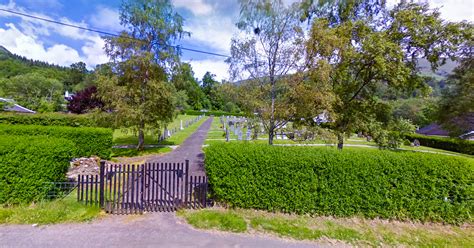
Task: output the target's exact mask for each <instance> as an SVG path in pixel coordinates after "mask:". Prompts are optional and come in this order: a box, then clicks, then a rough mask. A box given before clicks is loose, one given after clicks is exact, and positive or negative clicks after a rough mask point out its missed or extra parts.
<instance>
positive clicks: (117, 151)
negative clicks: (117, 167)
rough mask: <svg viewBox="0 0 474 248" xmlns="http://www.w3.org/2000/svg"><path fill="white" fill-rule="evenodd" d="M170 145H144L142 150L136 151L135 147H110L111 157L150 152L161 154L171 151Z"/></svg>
mask: <svg viewBox="0 0 474 248" xmlns="http://www.w3.org/2000/svg"><path fill="white" fill-rule="evenodd" d="M171 151H173V149H171V148H170V147H146V148H145V150H143V151H138V150H137V149H136V148H112V157H136V156H144V155H150V154H163V153H167V152H171Z"/></svg>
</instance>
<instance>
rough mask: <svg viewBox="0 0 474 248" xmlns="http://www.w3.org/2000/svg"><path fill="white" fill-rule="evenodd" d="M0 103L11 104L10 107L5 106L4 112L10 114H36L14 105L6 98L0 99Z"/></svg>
mask: <svg viewBox="0 0 474 248" xmlns="http://www.w3.org/2000/svg"><path fill="white" fill-rule="evenodd" d="M0 102H8V103H11V104H12V105H10V106H6V107H5V109H4V110H5V111H11V112H19V113H30V114H34V113H36V112H35V111H33V110H31V109H27V108H25V107H23V106H21V105H18V104H16V103H14V102H15V101H13V100H12V99H7V98H1V97H0Z"/></svg>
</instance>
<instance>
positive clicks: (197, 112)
mask: <svg viewBox="0 0 474 248" xmlns="http://www.w3.org/2000/svg"><path fill="white" fill-rule="evenodd" d="M183 114H187V115H202V114H206V116H210V115H214V116H223V115H224V116H244V114H242V113H229V112H224V111H208V112H201V111H199V110H184V111H183Z"/></svg>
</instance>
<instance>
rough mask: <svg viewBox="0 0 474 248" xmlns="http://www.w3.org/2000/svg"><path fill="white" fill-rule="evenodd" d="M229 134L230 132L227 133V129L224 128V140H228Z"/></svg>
mask: <svg viewBox="0 0 474 248" xmlns="http://www.w3.org/2000/svg"><path fill="white" fill-rule="evenodd" d="M229 136H230V134H229V129H226V130H225V140H226V141H227V142H229Z"/></svg>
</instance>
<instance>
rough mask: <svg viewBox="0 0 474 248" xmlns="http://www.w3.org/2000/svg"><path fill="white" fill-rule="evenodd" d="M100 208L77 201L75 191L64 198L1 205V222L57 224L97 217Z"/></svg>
mask: <svg viewBox="0 0 474 248" xmlns="http://www.w3.org/2000/svg"><path fill="white" fill-rule="evenodd" d="M99 215H100V208H99V207H95V206H85V205H84V204H81V203H79V202H77V200H76V198H75V194H74V191H73V192H72V193H71V194H69V195H68V196H67V197H66V198H64V199H59V200H54V201H44V202H39V203H36V204H32V205H21V206H12V207H0V224H57V223H67V222H84V221H90V220H92V219H95V218H97V217H98V216H99Z"/></svg>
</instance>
